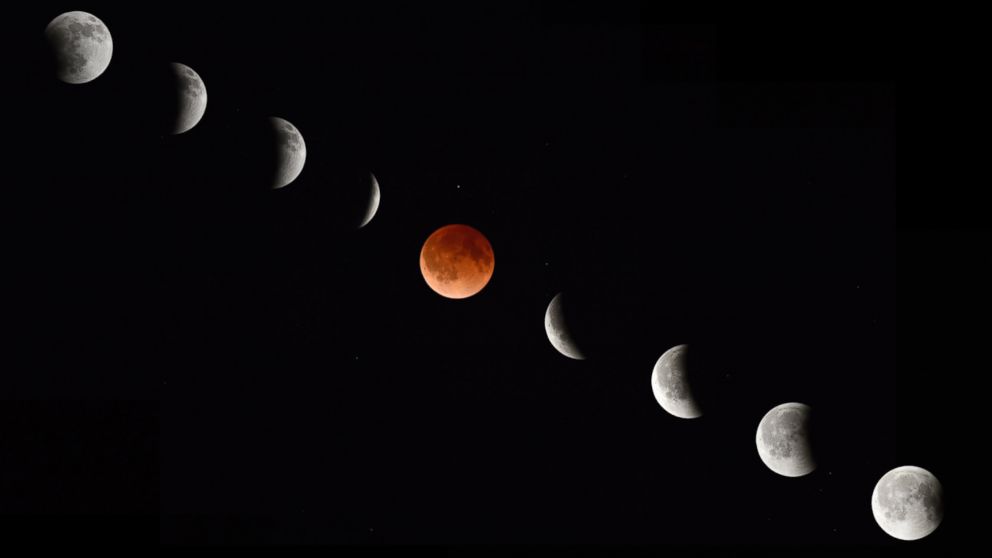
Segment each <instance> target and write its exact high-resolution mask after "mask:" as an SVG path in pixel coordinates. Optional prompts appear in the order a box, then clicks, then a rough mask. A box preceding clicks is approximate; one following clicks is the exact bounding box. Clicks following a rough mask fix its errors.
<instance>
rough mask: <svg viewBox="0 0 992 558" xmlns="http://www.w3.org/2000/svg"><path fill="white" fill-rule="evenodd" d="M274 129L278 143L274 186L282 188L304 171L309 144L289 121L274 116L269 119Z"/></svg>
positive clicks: (276, 146)
mask: <svg viewBox="0 0 992 558" xmlns="http://www.w3.org/2000/svg"><path fill="white" fill-rule="evenodd" d="M269 123H270V124H271V126H272V130H273V131H274V132H275V138H276V145H275V146H274V148H275V149H276V172H275V181H274V182H273V184H272V187H273V188H282V187H284V186H286V185H288V184H289V183H291V182H292V181H294V180H296V177H297V176H299V175H300V172H302V171H303V163H305V162H306V160H307V144H306V142H304V141H303V135H301V134H300V131H299V130H297V129H296V126H293V125H292V124H290V123H289V122H288V121H286V120H284V119H282V118H278V117H272V118H270V119H269Z"/></svg>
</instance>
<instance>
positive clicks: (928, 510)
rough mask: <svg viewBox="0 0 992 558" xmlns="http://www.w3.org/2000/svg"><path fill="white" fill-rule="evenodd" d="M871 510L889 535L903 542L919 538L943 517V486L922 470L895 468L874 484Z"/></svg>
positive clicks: (917, 468)
mask: <svg viewBox="0 0 992 558" xmlns="http://www.w3.org/2000/svg"><path fill="white" fill-rule="evenodd" d="M871 511H872V513H873V514H874V515H875V521H877V522H878V526H879V527H881V528H882V530H883V531H885V532H886V533H888V534H889V535H891V536H893V537H895V538H897V539H900V540H904V541H915V540H917V539H922V538H923V537H925V536H927V535H929V534H930V533H933V531H934V530H935V529H936V528H937V526H939V525H940V521H941V520H942V519H943V518H944V489H943V487H942V486H941V485H940V481H938V480H937V477H935V476H933V474H932V473H930V471H927V470H926V469H921V468H920V467H913V466H905V467H897V468H895V469H892V470H891V471H889V472H888V473H885V474H884V475H882V478H881V479H879V481H878V484H876V485H875V491H874V492H872V495H871Z"/></svg>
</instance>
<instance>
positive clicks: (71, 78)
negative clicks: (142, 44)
mask: <svg viewBox="0 0 992 558" xmlns="http://www.w3.org/2000/svg"><path fill="white" fill-rule="evenodd" d="M45 39H46V40H47V41H48V45H49V47H50V48H51V51H52V54H53V55H54V59H55V60H54V62H55V75H56V76H58V78H59V79H60V80H62V81H64V82H66V83H86V82H88V81H93V80H94V79H96V78H98V77H99V76H100V74H102V73H103V72H104V70H106V69H107V66H109V65H110V57H111V55H113V52H114V41H113V40H112V39H111V38H110V31H109V30H107V26H106V25H104V24H103V22H102V21H100V20H99V19H97V17H96V16H94V15H92V14H88V13H86V12H66V13H64V14H62V15H60V16H58V17H56V18H55V19H53V20H52V21H51V22H50V23H49V24H48V27H46V28H45Z"/></svg>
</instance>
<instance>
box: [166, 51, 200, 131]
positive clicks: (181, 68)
mask: <svg viewBox="0 0 992 558" xmlns="http://www.w3.org/2000/svg"><path fill="white" fill-rule="evenodd" d="M169 67H170V70H171V72H172V75H173V77H174V78H175V81H176V88H177V91H176V94H177V95H178V98H177V99H176V101H177V102H176V113H175V121H174V123H173V126H172V133H173V134H181V133H183V132H187V131H189V130H191V129H192V128H193V126H196V124H197V123H198V122H199V121H200V119H201V118H203V113H204V112H206V110H207V87H206V86H205V85H204V83H203V80H202V79H200V76H199V74H197V73H196V72H195V71H193V68H190V67H189V66H187V65H185V64H180V63H178V62H173V63H172V64H170V65H169Z"/></svg>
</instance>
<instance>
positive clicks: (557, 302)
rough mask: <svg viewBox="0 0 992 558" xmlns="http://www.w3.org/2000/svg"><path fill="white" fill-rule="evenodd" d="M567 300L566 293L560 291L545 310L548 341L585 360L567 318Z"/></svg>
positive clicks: (568, 353)
mask: <svg viewBox="0 0 992 558" xmlns="http://www.w3.org/2000/svg"><path fill="white" fill-rule="evenodd" d="M565 300H566V299H565V297H564V293H558V294H556V295H555V297H554V298H552V299H551V302H550V303H549V304H548V309H547V310H546V311H545V312H544V331H545V332H547V334H548V341H551V345H552V346H554V348H555V349H557V350H558V352H559V353H561V354H563V355H565V356H567V357H569V358H574V359H576V360H585V358H586V356H585V354H583V352H582V351H581V350H580V349H579V346H578V344H577V343H576V342H575V338H574V337H573V336H572V333H571V330H570V329H569V327H568V323H567V321H566V320H565V314H564V301H565Z"/></svg>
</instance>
